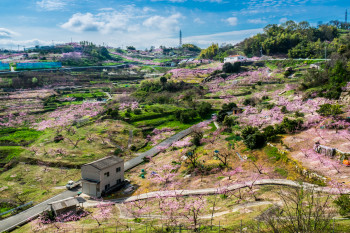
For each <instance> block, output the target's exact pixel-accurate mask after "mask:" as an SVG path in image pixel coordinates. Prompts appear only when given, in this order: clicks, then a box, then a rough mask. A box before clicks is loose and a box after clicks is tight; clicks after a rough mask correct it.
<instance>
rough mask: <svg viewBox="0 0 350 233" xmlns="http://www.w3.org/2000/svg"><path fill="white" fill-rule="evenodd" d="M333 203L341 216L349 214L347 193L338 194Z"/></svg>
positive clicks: (349, 207)
mask: <svg viewBox="0 0 350 233" xmlns="http://www.w3.org/2000/svg"><path fill="white" fill-rule="evenodd" d="M334 203H335V204H336V205H337V206H338V208H339V214H340V215H342V216H349V215H350V196H349V195H347V194H342V195H340V196H339V197H338V198H337V199H336V200H335V201H334Z"/></svg>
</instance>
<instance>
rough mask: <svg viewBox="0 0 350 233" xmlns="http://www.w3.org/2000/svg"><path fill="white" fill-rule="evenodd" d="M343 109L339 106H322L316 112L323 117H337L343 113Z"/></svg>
mask: <svg viewBox="0 0 350 233" xmlns="http://www.w3.org/2000/svg"><path fill="white" fill-rule="evenodd" d="M341 108H342V106H341V105H339V104H322V105H321V106H320V108H319V109H318V110H317V111H316V112H318V113H319V114H320V115H322V116H336V115H339V114H341V113H343V111H342V109H341Z"/></svg>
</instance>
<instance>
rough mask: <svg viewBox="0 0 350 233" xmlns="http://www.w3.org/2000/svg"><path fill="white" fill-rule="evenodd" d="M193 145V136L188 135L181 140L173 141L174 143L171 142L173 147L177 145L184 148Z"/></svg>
mask: <svg viewBox="0 0 350 233" xmlns="http://www.w3.org/2000/svg"><path fill="white" fill-rule="evenodd" d="M191 145H192V142H191V137H186V138H184V139H182V140H180V141H177V142H173V144H171V146H172V147H176V148H184V147H188V146H191Z"/></svg>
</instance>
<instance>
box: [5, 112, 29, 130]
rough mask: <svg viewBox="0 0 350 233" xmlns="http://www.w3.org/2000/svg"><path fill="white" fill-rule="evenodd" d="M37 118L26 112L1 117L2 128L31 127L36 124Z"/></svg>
mask: <svg viewBox="0 0 350 233" xmlns="http://www.w3.org/2000/svg"><path fill="white" fill-rule="evenodd" d="M34 120H35V117H34V116H30V115H28V114H27V113H26V112H19V114H18V115H17V114H16V115H15V114H13V113H10V114H8V115H6V116H2V117H0V127H19V126H24V125H29V124H31V123H32V122H34Z"/></svg>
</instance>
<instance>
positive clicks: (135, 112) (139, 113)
mask: <svg viewBox="0 0 350 233" xmlns="http://www.w3.org/2000/svg"><path fill="white" fill-rule="evenodd" d="M141 113H142V110H141V109H139V108H136V109H135V110H134V114H135V115H141Z"/></svg>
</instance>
